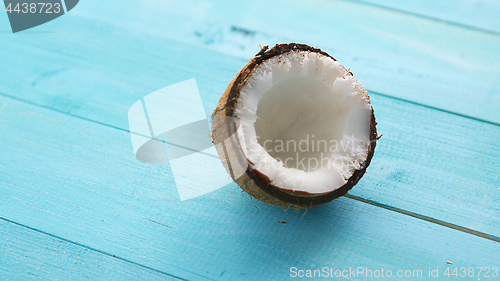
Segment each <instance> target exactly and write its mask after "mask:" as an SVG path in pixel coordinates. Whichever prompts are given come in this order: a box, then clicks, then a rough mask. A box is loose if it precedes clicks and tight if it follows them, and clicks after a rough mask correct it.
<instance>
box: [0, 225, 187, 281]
mask: <svg viewBox="0 0 500 281" xmlns="http://www.w3.org/2000/svg"><path fill="white" fill-rule="evenodd" d="M0 237H1V238H0V242H1V247H2V248H1V250H0V261H1V263H0V279H2V280H29V279H34V280H128V279H130V278H131V277H134V280H182V279H180V278H176V277H175V276H170V275H168V274H165V273H161V272H157V271H155V270H153V269H149V268H145V267H143V266H141V265H137V264H133V263H131V262H127V261H123V260H120V259H118V258H116V257H113V256H110V255H107V254H105V253H100V252H98V251H96V250H95V249H89V248H86V247H83V246H82V245H77V244H75V243H72V242H70V241H66V240H64V239H60V238H57V237H54V236H51V235H48V234H46V233H41V232H39V231H36V230H33V229H29V228H27V227H24V226H20V225H17V224H15V223H12V222H8V221H5V220H2V219H0Z"/></svg>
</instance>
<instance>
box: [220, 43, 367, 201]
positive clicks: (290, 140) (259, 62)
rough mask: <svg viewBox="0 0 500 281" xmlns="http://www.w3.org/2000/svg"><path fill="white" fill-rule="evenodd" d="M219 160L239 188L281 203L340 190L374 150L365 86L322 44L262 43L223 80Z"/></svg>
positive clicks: (313, 198) (325, 198) (335, 194)
mask: <svg viewBox="0 0 500 281" xmlns="http://www.w3.org/2000/svg"><path fill="white" fill-rule="evenodd" d="M212 140H213V143H214V145H215V147H216V149H217V153H218V154H219V157H220V158H221V161H222V164H223V165H224V167H225V168H226V171H227V172H228V173H229V175H230V176H231V177H232V178H233V180H234V181H235V182H236V183H237V184H238V185H239V186H240V187H241V189H243V190H244V191H245V192H247V193H248V194H250V195H251V196H253V197H254V198H256V199H258V200H260V201H263V202H265V203H268V204H272V205H277V206H280V207H283V208H296V209H301V208H310V207H313V206H317V205H320V204H324V203H327V202H330V201H331V200H333V199H335V198H338V197H340V196H342V195H345V194H346V193H347V191H349V190H350V189H351V188H352V187H353V186H354V185H356V184H357V183H358V181H359V180H360V179H361V177H362V176H363V175H364V173H365V171H366V168H367V167H368V165H369V164H370V161H371V159H372V157H373V153H374V149H375V145H376V141H377V130H376V122H375V115H374V112H373V108H372V105H371V103H370V98H369V96H368V93H367V91H366V90H365V89H364V88H363V86H361V84H360V83H359V82H358V81H357V80H356V79H355V78H354V77H353V74H352V73H351V72H350V71H349V70H347V69H346V68H345V67H344V66H342V65H341V64H340V63H338V62H337V60H335V59H334V58H333V57H331V56H330V55H328V54H327V53H325V52H323V51H321V50H320V49H317V48H313V47H310V46H307V45H303V44H295V43H290V44H278V45H276V46H274V47H273V48H271V49H268V47H267V46H266V47H264V48H262V49H261V51H260V52H259V53H258V54H257V55H256V56H255V57H254V58H253V59H252V60H250V62H248V63H247V64H246V65H245V66H244V67H243V68H242V69H241V70H240V71H239V72H238V74H237V75H236V76H235V77H234V79H233V80H232V81H231V82H230V83H229V85H228V87H227V89H226V90H225V92H224V93H223V94H222V97H221V98H220V101H219V103H218V105H217V107H216V109H215V110H214V112H213V114H212Z"/></svg>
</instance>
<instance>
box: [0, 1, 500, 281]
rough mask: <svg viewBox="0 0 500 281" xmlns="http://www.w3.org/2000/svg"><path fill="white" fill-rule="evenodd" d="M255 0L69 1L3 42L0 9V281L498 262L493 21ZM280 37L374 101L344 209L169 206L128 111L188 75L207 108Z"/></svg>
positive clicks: (271, 275)
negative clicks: (322, 54) (363, 171)
mask: <svg viewBox="0 0 500 281" xmlns="http://www.w3.org/2000/svg"><path fill="white" fill-rule="evenodd" d="M462 2H463V1H462ZM462 2H460V3H462ZM263 3H264V2H263V1H262V2H261V1H255V2H253V3H240V2H234V1H226V2H225V1H213V2H212V1H193V2H186V1H170V2H168V3H165V2H161V1H121V2H120V5H116V3H115V2H111V1H105V2H102V3H101V2H100V3H99V4H98V5H97V3H96V2H93V1H82V3H80V4H79V5H78V6H77V7H76V8H75V9H74V10H73V11H71V12H70V13H69V14H67V15H66V16H64V17H61V18H59V19H57V20H55V21H53V22H50V23H47V24H45V25H43V26H40V27H37V28H35V29H33V30H32V31H27V32H24V33H19V34H15V35H13V34H9V30H10V28H9V27H8V22H7V20H6V16H5V14H3V13H0V46H1V48H0V74H1V76H0V77H1V78H0V82H1V83H0V120H1V122H0V147H2V152H0V155H1V156H2V162H0V224H1V226H0V279H27V278H30V277H31V278H33V277H37V278H40V279H72V280H78V279H81V280H88V279H108V278H111V279H144V280H150V279H186V280H205V279H211V280H238V279H243V280H270V279H272V280H281V279H286V278H287V277H290V267H293V266H295V267H298V268H299V269H321V268H322V267H324V266H326V267H332V268H334V269H341V270H343V269H348V268H349V267H358V266H360V267H367V268H368V269H373V270H375V269H381V268H384V269H386V270H387V269H391V270H392V271H393V272H394V274H396V271H397V270H399V269H401V270H407V269H409V270H422V272H423V277H425V278H423V279H428V277H429V276H428V275H427V274H428V269H429V268H432V269H435V268H436V267H439V269H440V277H442V278H443V277H444V275H443V273H444V270H445V269H446V267H450V268H451V269H453V267H454V266H458V267H461V266H464V267H471V266H472V267H475V266H488V267H494V266H496V267H500V258H499V257H500V245H499V242H498V241H499V240H498V239H499V237H500V227H499V225H500V224H499V222H500V221H499V217H500V216H499V215H500V208H499V206H500V205H499V204H498V203H499V202H500V198H499V197H500V189H499V188H500V185H499V181H498V175H499V174H500V168H499V166H498V160H499V159H500V149H499V148H500V142H499V139H500V138H499V137H500V130H499V127H498V123H499V121H500V115H498V112H500V111H499V107H498V104H499V103H498V101H500V100H498V99H499V95H498V92H499V91H500V88H499V87H500V84H499V81H500V79H498V78H499V73H500V69H498V65H499V61H500V58H499V53H498V51H497V50H498V49H499V48H498V47H500V43H499V42H500V39H499V38H500V37H499V36H498V35H495V33H494V32H484V31H482V30H478V28H479V29H488V28H489V27H487V26H486V23H489V24H495V20H496V19H495V18H489V17H487V16H485V17H484V20H483V21H481V22H479V23H478V25H473V26H472V27H473V28H468V27H467V25H470V23H469V22H467V21H459V22H457V20H455V19H453V15H460V11H462V12H463V9H462V10H461V9H460V8H456V12H453V13H443V9H441V13H442V14H443V15H446V16H449V18H444V19H445V20H446V21H449V22H456V23H459V25H457V24H453V23H449V22H440V21H436V20H434V19H429V17H431V18H439V16H438V15H437V14H433V13H432V12H433V11H434V12H439V11H436V9H434V6H433V5H431V4H429V2H421V3H419V4H412V5H413V6H411V8H409V9H408V13H402V12H398V11H394V10H391V9H397V10H402V8H401V7H398V6H397V5H396V4H394V3H396V2H395V1H393V2H390V3H389V2H387V5H388V6H389V7H390V8H391V9H384V8H381V7H376V6H373V5H366V4H362V3H350V2H345V1H305V2H304V1H303V2H301V3H300V4H299V3H290V2H286V3H285V2H281V1H276V2H273V3H271V4H269V3H267V5H268V6H269V5H270V6H269V7H268V8H266V9H264V10H262V9H260V8H261V7H262V5H263ZM426 3H427V4H426ZM446 3H448V2H442V3H441V5H446ZM475 3H476V4H477V3H480V4H481V3H486V4H487V5H484V6H480V5H476V4H474V3H472V4H470V3H469V4H470V5H476V6H474V7H476V8H475V10H473V12H472V14H473V15H474V14H475V15H487V14H488V13H491V11H492V10H494V7H495V6H494V5H493V4H492V3H489V2H484V1H479V2H478V1H476V2H475ZM443 7H444V6H443ZM457 7H459V6H458V5H457ZM464 7H465V6H464ZM110 11H113V12H112V13H110ZM276 11H279V13H277V12H276ZM332 12H334V14H335V16H332ZM410 14H421V15H422V16H415V15H410ZM325 34H326V35H327V36H325ZM283 41H301V42H305V43H309V44H311V45H315V46H318V47H321V48H323V49H325V50H326V51H328V52H329V53H331V54H332V55H333V56H335V57H337V58H338V59H339V60H340V61H341V62H342V63H344V64H345V65H346V66H347V67H351V70H352V71H353V72H354V73H355V75H356V77H358V78H359V79H360V81H361V82H362V83H363V84H364V85H365V86H366V87H367V88H368V89H369V90H370V92H371V95H372V101H373V104H374V107H375V110H376V114H377V120H378V122H379V130H380V133H383V134H384V137H383V138H382V139H381V141H380V142H379V146H378V147H377V151H376V155H375V158H374V161H373V164H372V166H370V168H369V171H368V174H367V175H366V176H365V177H364V178H363V180H362V181H361V183H360V184H359V185H358V186H356V187H355V188H354V189H353V190H352V192H351V193H350V194H351V196H354V197H352V198H358V200H360V201H357V200H353V199H351V198H341V199H339V200H336V201H335V202H333V203H331V204H328V205H325V206H322V207H319V208H316V209H312V210H309V211H308V212H307V213H306V214H305V215H304V214H303V213H295V212H293V211H289V212H288V213H286V212H283V211H282V210H281V209H279V208H274V207H271V206H267V205H264V204H261V203H259V202H253V203H252V201H251V199H250V198H249V197H248V196H246V195H244V194H242V193H241V191H240V189H239V188H238V187H237V186H236V185H234V184H230V185H228V186H225V187H224V188H223V189H220V190H218V191H216V192H213V193H210V194H207V195H204V196H202V197H199V198H196V199H192V200H189V201H184V202H181V201H179V199H178V195H177V191H176V190H175V186H174V181H173V178H172V176H171V171H170V167H169V166H168V164H162V165H158V164H153V165H151V164H149V165H146V164H142V163H140V162H138V161H137V160H135V158H134V155H133V152H132V148H131V143H130V137H129V134H128V132H127V130H128V125H127V111H128V108H129V107H130V106H131V105H132V104H133V103H134V102H136V101H137V100H139V99H140V98H141V97H143V96H145V95H147V94H149V93H151V92H153V91H155V90H157V89H160V88H163V87H165V86H168V85H170V84H173V83H176V82H180V81H183V80H186V79H190V78H196V80H197V82H198V86H199V88H200V93H201V95H202V99H203V103H204V107H205V109H206V111H207V113H209V112H210V110H211V109H213V107H214V106H215V104H216V102H217V100H218V98H219V96H220V94H221V93H222V91H223V90H224V89H225V87H226V85H227V83H228V81H229V80H230V79H231V78H232V77H233V76H234V74H235V73H236V72H237V71H238V70H239V69H240V68H241V67H242V66H243V65H244V64H245V63H246V61H247V60H248V59H249V58H250V57H251V56H253V54H254V53H255V52H256V51H258V45H259V44H262V45H265V44H274V43H277V42H283ZM179 114H180V115H179V116H182V115H181V114H183V113H182V112H179ZM484 121H487V122H484ZM443 175H445V176H443ZM186 176H190V175H186ZM214 180H215V178H214V175H206V176H204V177H202V178H201V177H200V178H198V179H197V181H198V185H200V186H203V185H210V184H211V183H213V182H214ZM363 201H364V202H371V204H366V203H363ZM254 204H255V206H256V207H257V208H256V207H254ZM387 209H390V210H395V211H389V210H387ZM408 215H410V216H408ZM280 222H286V223H280ZM443 225H444V226H443ZM445 226H448V227H445ZM467 229H468V230H467ZM467 232H469V233H467ZM470 232H473V233H474V234H475V235H471V234H470ZM481 237H486V239H485V238H481ZM290 253H291V254H290ZM446 261H452V262H453V265H449V264H448V263H446ZM351 277H352V276H351ZM351 279H353V278H351ZM361 279H363V278H361ZM438 279H439V278H438ZM474 280H477V278H474Z"/></svg>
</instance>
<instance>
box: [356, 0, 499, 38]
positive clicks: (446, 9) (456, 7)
mask: <svg viewBox="0 0 500 281" xmlns="http://www.w3.org/2000/svg"><path fill="white" fill-rule="evenodd" d="M349 1H355V2H362V3H369V4H374V5H377V6H380V7H385V8H389V9H395V10H398V11H403V12H407V13H410V14H412V15H419V16H424V17H430V18H435V19H437V20H442V21H446V22H448V23H450V24H460V25H463V26H470V27H471V28H478V29H481V30H484V31H486V32H496V33H500V18H499V17H498V15H499V14H500V3H499V2H498V1H495V0H475V1H468V0H459V1H456V0H441V1H432V0H420V1H402V0H384V1H381V0H349Z"/></svg>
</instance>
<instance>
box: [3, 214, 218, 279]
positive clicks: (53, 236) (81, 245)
mask: <svg viewBox="0 0 500 281" xmlns="http://www.w3.org/2000/svg"><path fill="white" fill-rule="evenodd" d="M0 220H3V221H5V222H8V223H12V224H15V225H17V226H20V227H24V228H27V229H29V230H32V231H35V232H38V233H41V234H43V235H47V236H50V237H52V238H56V239H59V240H62V241H65V242H68V243H70V244H73V245H76V246H79V247H82V248H85V249H88V250H91V251H94V252H97V253H100V254H103V255H106V256H109V257H112V258H115V259H118V260H121V261H123V262H126V263H130V264H133V265H136V266H139V267H142V268H144V269H148V270H152V271H154V272H157V273H160V274H163V275H166V276H169V277H172V278H175V279H178V280H183V281H188V279H184V278H182V277H179V276H176V275H173V274H170V273H167V272H164V271H161V270H158V269H155V268H152V267H149V266H146V265H143V264H140V263H137V262H134V261H131V260H128V259H125V258H122V257H119V256H116V255H113V254H111V253H108V252H105V251H102V250H99V249H96V248H93V247H90V246H87V245H84V244H81V243H78V242H75V241H71V240H69V239H66V238H64V237H61V236H57V235H55V234H51V233H48V232H45V231H43V230H40V229H36V228H33V227H31V226H28V225H24V224H21V223H18V222H15V221H12V220H9V219H7V218H3V217H0ZM179 270H181V269H179ZM190 273H191V272H190ZM191 274H195V275H198V274H196V273H191ZM198 276H200V277H202V278H205V279H207V280H213V279H209V278H207V277H205V276H201V275H198Z"/></svg>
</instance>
